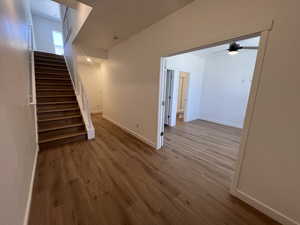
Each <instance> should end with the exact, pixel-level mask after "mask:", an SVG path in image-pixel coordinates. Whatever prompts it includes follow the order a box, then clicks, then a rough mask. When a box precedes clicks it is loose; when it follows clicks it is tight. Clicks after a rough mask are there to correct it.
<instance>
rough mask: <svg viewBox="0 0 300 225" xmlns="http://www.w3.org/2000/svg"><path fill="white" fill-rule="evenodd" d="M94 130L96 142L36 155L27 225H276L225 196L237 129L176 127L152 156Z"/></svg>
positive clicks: (109, 127)
mask: <svg viewBox="0 0 300 225" xmlns="http://www.w3.org/2000/svg"><path fill="white" fill-rule="evenodd" d="M94 125H95V129H96V139H95V140H93V141H89V142H82V143H73V144H68V145H65V146H61V147H59V148H56V149H53V150H48V151H46V152H42V153H41V154H40V155H39V159H38V167H37V176H36V179H35V184H34V193H33V199H32V208H31V216H30V223H29V224H30V225H225V224H227V225H253V224H255V225H278V224H277V223H276V222H274V221H272V220H271V219H269V218H268V217H266V216H264V215H263V214H261V213H259V212H258V211H256V210H254V209H253V208H251V207H249V206H247V205H246V204H244V203H242V202H241V201H239V200H237V199H235V198H233V197H231V196H230V195H229V192H228V188H229V186H228V185H229V183H230V177H231V176H232V171H233V168H234V161H235V159H236V156H237V146H238V143H239V133H240V132H239V131H238V130H236V129H231V128H227V127H223V126H219V125H215V124H210V123H206V122H202V121H195V122H193V123H188V124H179V125H178V126H177V127H176V128H171V129H168V130H167V134H166V141H165V142H166V145H165V147H164V148H163V150H161V151H156V150H153V149H152V148H151V147H148V146H147V145H145V144H143V143H142V142H140V141H139V140H137V139H135V138H134V137H132V136H130V135H129V134H127V133H126V132H124V131H122V130H121V129H119V128H118V127H116V126H115V125H113V124H111V123H110V122H108V121H106V120H104V119H103V118H102V117H101V116H100V115H97V116H95V117H94Z"/></svg>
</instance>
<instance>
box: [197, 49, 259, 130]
mask: <svg viewBox="0 0 300 225" xmlns="http://www.w3.org/2000/svg"><path fill="white" fill-rule="evenodd" d="M256 55H257V51H256V50H242V51H240V53H239V54H237V55H228V54H227V52H226V51H224V52H218V53H213V54H209V55H207V56H205V57H204V59H205V69H204V72H203V75H204V77H203V82H202V83H203V85H202V87H201V91H202V92H201V102H200V116H199V118H200V119H203V120H207V121H212V122H216V123H220V124H224V125H228V126H233V127H239V128H242V127H243V123H244V118H245V113H246V108H247V104H248V97H249V93H250V87H251V82H252V77H253V72H254V68H255V62H256Z"/></svg>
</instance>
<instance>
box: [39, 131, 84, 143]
mask: <svg viewBox="0 0 300 225" xmlns="http://www.w3.org/2000/svg"><path fill="white" fill-rule="evenodd" d="M81 135H86V131H82V132H74V133H71V134H64V135H57V136H55V137H52V138H47V139H43V140H39V144H43V143H48V142H52V141H57V140H61V139H66V138H71V137H76V136H81Z"/></svg>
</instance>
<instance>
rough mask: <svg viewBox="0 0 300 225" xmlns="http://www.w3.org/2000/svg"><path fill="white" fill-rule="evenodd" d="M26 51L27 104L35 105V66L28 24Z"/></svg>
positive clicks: (30, 31)
mask: <svg viewBox="0 0 300 225" xmlns="http://www.w3.org/2000/svg"><path fill="white" fill-rule="evenodd" d="M28 53H29V64H30V65H29V79H30V80H29V104H30V105H36V86H35V69H34V68H35V66H34V41H33V27H32V25H28Z"/></svg>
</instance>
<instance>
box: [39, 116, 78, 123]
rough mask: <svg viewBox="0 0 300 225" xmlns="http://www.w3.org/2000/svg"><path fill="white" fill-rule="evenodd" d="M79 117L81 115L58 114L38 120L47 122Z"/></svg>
mask: <svg viewBox="0 0 300 225" xmlns="http://www.w3.org/2000/svg"><path fill="white" fill-rule="evenodd" d="M79 117H81V115H71V116H56V117H52V118H47V119H38V122H47V121H56V120H65V119H73V118H79Z"/></svg>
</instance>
